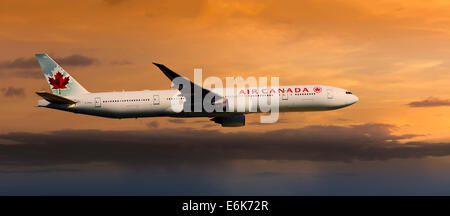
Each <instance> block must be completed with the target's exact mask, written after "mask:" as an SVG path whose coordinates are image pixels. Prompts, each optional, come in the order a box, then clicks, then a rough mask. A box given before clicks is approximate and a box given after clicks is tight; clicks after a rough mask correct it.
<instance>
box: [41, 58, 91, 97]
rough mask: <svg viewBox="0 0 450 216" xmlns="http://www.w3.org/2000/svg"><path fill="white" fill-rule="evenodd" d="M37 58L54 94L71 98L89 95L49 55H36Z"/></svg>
mask: <svg viewBox="0 0 450 216" xmlns="http://www.w3.org/2000/svg"><path fill="white" fill-rule="evenodd" d="M36 58H37V60H38V61H39V64H40V65H41V69H42V72H44V76H45V79H46V80H47V83H48V85H49V86H50V89H51V90H52V93H53V94H55V95H60V96H71V95H80V94H86V93H89V92H88V91H87V90H86V89H85V88H83V86H81V85H80V84H79V83H78V82H77V81H76V80H75V79H74V78H73V77H72V76H70V74H69V73H67V72H66V71H65V70H64V69H63V68H62V67H61V66H59V65H58V64H57V63H56V62H55V61H54V60H53V59H52V58H50V57H49V56H48V55H47V54H36Z"/></svg>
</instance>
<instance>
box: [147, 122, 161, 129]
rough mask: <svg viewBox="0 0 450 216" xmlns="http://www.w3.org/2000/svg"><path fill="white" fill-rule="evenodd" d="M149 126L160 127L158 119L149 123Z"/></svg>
mask: <svg viewBox="0 0 450 216" xmlns="http://www.w3.org/2000/svg"><path fill="white" fill-rule="evenodd" d="M147 127H149V128H158V127H159V123H158V122H157V121H152V122H149V123H147Z"/></svg>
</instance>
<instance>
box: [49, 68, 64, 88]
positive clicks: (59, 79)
mask: <svg viewBox="0 0 450 216" xmlns="http://www.w3.org/2000/svg"><path fill="white" fill-rule="evenodd" d="M48 81H49V82H50V85H52V89H65V88H67V87H66V85H67V84H69V76H67V77H63V75H62V73H61V72H59V71H58V73H56V74H55V76H54V78H52V77H49V78H48Z"/></svg>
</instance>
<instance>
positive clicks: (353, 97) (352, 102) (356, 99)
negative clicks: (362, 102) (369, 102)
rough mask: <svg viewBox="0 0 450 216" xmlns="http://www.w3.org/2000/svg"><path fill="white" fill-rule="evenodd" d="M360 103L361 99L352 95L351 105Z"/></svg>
mask: <svg viewBox="0 0 450 216" xmlns="http://www.w3.org/2000/svg"><path fill="white" fill-rule="evenodd" d="M358 101H359V98H358V97H357V96H356V95H352V99H351V102H350V104H354V103H356V102H358Z"/></svg>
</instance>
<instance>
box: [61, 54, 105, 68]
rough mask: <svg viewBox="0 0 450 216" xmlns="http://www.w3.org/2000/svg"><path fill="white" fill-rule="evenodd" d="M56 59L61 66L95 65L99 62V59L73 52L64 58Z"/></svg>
mask: <svg viewBox="0 0 450 216" xmlns="http://www.w3.org/2000/svg"><path fill="white" fill-rule="evenodd" d="M55 61H56V62H57V63H58V64H60V65H61V67H64V65H66V66H89V65H93V64H95V63H97V62H98V60H97V59H95V58H91V57H87V56H83V55H79V54H73V55H70V56H67V57H63V58H55Z"/></svg>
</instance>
